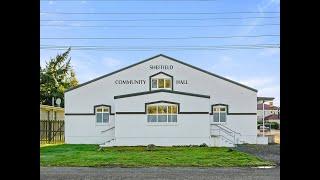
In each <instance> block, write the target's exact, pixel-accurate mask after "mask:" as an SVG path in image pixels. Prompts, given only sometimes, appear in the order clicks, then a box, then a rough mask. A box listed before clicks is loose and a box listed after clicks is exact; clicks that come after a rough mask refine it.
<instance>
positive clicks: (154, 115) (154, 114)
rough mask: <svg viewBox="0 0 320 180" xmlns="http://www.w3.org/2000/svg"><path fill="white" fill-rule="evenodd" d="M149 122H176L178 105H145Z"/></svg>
mask: <svg viewBox="0 0 320 180" xmlns="http://www.w3.org/2000/svg"><path fill="white" fill-rule="evenodd" d="M147 113H148V114H147V119H148V122H149V123H154V122H160V123H176V122H177V119H178V118H177V114H178V106H177V105H175V104H151V105H148V106H147Z"/></svg>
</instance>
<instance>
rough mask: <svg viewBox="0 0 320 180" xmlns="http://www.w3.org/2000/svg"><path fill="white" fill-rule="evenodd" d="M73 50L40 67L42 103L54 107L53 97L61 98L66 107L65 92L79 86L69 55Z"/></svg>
mask: <svg viewBox="0 0 320 180" xmlns="http://www.w3.org/2000/svg"><path fill="white" fill-rule="evenodd" d="M70 51H71V48H69V49H68V50H67V51H66V52H64V53H62V54H58V55H57V56H56V57H55V58H51V59H50V61H49V62H46V66H45V68H41V66H40V103H41V104H46V105H52V97H54V98H55V99H57V98H60V99H61V100H62V101H61V106H62V107H64V91H65V90H67V89H69V88H71V87H75V86H77V85H78V80H77V78H76V74H75V72H74V70H73V69H72V67H71V64H70V61H71V58H69V53H70Z"/></svg>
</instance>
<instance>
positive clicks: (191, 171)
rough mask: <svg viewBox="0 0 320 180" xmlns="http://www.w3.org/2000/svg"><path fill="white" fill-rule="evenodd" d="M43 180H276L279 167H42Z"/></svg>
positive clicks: (41, 175)
mask: <svg viewBox="0 0 320 180" xmlns="http://www.w3.org/2000/svg"><path fill="white" fill-rule="evenodd" d="M40 179H42V180H56V179H61V180H62V179H63V180H71V179H80V180H93V179H96V180H104V179H126V180H133V179H137V180H138V179H139V180H143V179H148V180H149V179H157V180H160V179H178V180H180V179H181V180H186V179H197V180H207V179H208V180H209V179H210V180H215V179H216V180H230V179H237V180H277V179H280V167H276V168H270V169H258V168H169V167H166V168H160V167H155V168H86V167H81V168H78V167H77V168H76V167H74V168H73V167H41V169H40Z"/></svg>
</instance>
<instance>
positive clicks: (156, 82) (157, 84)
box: [151, 78, 171, 89]
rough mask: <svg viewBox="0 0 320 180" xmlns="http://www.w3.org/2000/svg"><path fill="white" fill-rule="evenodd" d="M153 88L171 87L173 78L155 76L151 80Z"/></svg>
mask: <svg viewBox="0 0 320 180" xmlns="http://www.w3.org/2000/svg"><path fill="white" fill-rule="evenodd" d="M151 87H152V89H171V79H168V78H153V79H152V80H151Z"/></svg>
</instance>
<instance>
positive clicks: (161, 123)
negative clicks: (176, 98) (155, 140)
mask: <svg viewBox="0 0 320 180" xmlns="http://www.w3.org/2000/svg"><path fill="white" fill-rule="evenodd" d="M150 106H156V107H157V113H155V114H149V111H148V107H150ZM159 106H166V107H167V113H166V114H159V113H158V108H159ZM170 106H176V107H177V113H172V111H171V113H169V111H168V110H169V109H168V107H170ZM178 108H179V106H178V105H177V104H170V103H156V104H149V105H147V109H146V111H147V112H146V114H147V115H146V120H147V124H148V125H177V124H178V119H179V116H178V114H179V113H178V112H179V109H178ZM149 115H154V116H156V117H157V120H156V122H149V121H148V116H149ZM159 115H167V121H166V122H158V117H159ZM169 115H176V116H177V121H176V122H169V121H168V119H169Z"/></svg>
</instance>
